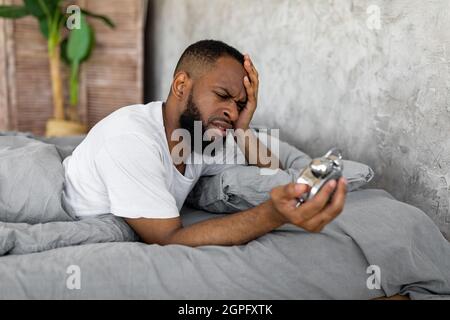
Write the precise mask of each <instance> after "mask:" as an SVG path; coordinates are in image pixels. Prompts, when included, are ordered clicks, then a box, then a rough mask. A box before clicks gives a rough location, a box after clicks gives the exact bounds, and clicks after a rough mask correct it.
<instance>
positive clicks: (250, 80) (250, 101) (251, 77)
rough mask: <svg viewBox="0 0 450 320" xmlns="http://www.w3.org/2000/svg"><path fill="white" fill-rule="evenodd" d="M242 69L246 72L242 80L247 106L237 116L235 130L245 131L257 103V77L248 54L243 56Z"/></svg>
mask: <svg viewBox="0 0 450 320" xmlns="http://www.w3.org/2000/svg"><path fill="white" fill-rule="evenodd" d="M244 68H245V71H246V72H247V75H246V76H245V77H244V79H243V82H244V87H245V90H246V92H247V104H246V106H245V108H244V109H243V110H242V111H241V113H240V114H239V119H238V120H237V121H236V125H235V128H236V129H243V130H247V129H248V128H249V126H250V122H251V120H252V117H253V114H254V113H255V111H256V106H257V102H258V88H259V78H258V77H259V75H258V71H257V70H256V68H255V66H254V64H253V62H252V60H251V58H250V55H248V54H245V55H244Z"/></svg>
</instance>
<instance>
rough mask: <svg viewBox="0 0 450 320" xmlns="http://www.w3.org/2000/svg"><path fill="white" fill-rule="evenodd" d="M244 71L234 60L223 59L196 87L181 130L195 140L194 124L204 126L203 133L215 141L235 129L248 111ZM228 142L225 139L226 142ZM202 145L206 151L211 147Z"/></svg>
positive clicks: (206, 143) (181, 119)
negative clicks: (235, 125)
mask: <svg viewBox="0 0 450 320" xmlns="http://www.w3.org/2000/svg"><path fill="white" fill-rule="evenodd" d="M244 76H246V71H245V69H244V67H243V66H242V65H241V64H240V63H239V62H238V61H236V60H235V59H233V58H230V57H221V58H219V59H218V60H217V62H216V64H215V65H214V67H213V68H212V69H211V70H209V71H208V72H206V73H205V74H204V75H203V76H201V77H200V78H199V79H197V80H196V81H195V82H194V84H193V87H192V88H193V89H192V91H191V92H190V95H189V98H188V101H187V102H186V106H185V111H184V112H183V114H182V115H181V117H180V126H181V127H182V128H184V129H186V130H188V131H189V132H190V134H191V137H192V138H193V137H194V121H201V122H202V131H203V133H205V132H207V136H208V138H209V139H211V142H212V141H214V139H215V138H217V137H224V136H225V135H226V130H227V129H232V128H233V127H234V123H235V122H236V120H237V119H238V117H239V113H240V111H241V110H242V109H243V108H244V107H245V104H246V100H247V94H246V91H245V87H244V82H243V79H244ZM224 141H225V139H224ZM208 144H209V143H208V141H206V142H204V143H203V149H204V148H205V147H206V146H207V145H208Z"/></svg>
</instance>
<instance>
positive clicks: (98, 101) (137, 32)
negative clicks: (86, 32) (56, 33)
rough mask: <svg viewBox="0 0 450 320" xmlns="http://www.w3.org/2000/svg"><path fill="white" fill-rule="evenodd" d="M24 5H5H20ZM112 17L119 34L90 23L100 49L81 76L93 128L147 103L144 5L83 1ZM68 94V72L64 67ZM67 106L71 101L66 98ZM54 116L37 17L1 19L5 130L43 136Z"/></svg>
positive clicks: (141, 1) (0, 94)
mask: <svg viewBox="0 0 450 320" xmlns="http://www.w3.org/2000/svg"><path fill="white" fill-rule="evenodd" d="M21 2H22V1H21V0H0V3H7V4H8V3H16V4H20V3H21ZM77 3H79V4H80V5H82V6H84V7H85V8H87V9H88V10H90V11H93V12H98V13H101V14H105V15H108V16H109V17H110V18H111V19H112V20H113V21H114V23H115V24H116V28H115V29H110V28H109V27H107V26H105V25H104V24H102V23H101V22H100V21H97V20H90V21H91V23H92V25H93V26H94V29H95V31H96V39H97V46H96V48H95V51H94V52H93V54H92V56H91V58H90V59H89V61H88V62H87V63H85V64H83V66H82V70H81V75H80V80H81V81H80V102H79V114H80V119H81V121H82V122H84V123H86V124H87V125H88V126H89V127H92V126H93V125H94V124H95V123H97V122H98V121H99V120H100V119H102V118H103V117H105V116H106V115H108V114H109V113H111V112H112V111H114V110H116V109H118V108H120V107H122V106H125V105H129V104H135V103H141V102H142V100H143V75H142V73H143V33H144V20H145V11H146V5H145V0H128V1H123V0H79V1H77ZM63 74H64V75H63V78H64V86H65V95H67V94H68V92H67V91H68V90H67V74H68V68H67V67H66V66H64V67H63ZM66 101H68V99H66ZM52 115H53V105H52V96H51V84H50V76H49V65H48V60H47V47H46V42H45V40H44V39H43V37H42V35H41V34H40V32H39V30H38V26H37V22H36V21H35V19H34V18H32V17H26V18H22V19H20V20H15V21H5V20H2V19H0V130H20V131H30V132H33V133H35V134H43V133H44V130H45V123H46V121H47V119H48V118H51V117H52Z"/></svg>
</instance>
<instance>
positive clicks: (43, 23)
mask: <svg viewBox="0 0 450 320" xmlns="http://www.w3.org/2000/svg"><path fill="white" fill-rule="evenodd" d="M39 29H40V30H41V33H42V35H43V36H44V37H45V38H46V39H48V38H49V36H50V31H49V30H48V21H47V19H46V18H45V17H43V18H40V19H39Z"/></svg>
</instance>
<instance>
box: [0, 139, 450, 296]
mask: <svg viewBox="0 0 450 320" xmlns="http://www.w3.org/2000/svg"><path fill="white" fill-rule="evenodd" d="M2 139H5V138H0V151H1V150H2V141H3V142H4V141H8V143H11V140H2ZM21 139H25V138H23V137H22V138H21ZM19 140H20V139H19ZM21 143H23V141H21ZM3 151H4V155H7V153H6V151H5V149H4V148H3ZM23 151H24V150H23ZM25 151H26V150H25ZM57 151H58V152H59V154H60V155H61V153H60V151H59V150H57ZM18 165H19V163H18ZM41 169H42V166H41ZM43 172H45V170H44V171H43ZM0 174H3V176H4V177H7V176H8V175H7V173H6V172H0ZM2 183H3V182H2V180H0V188H1V187H2V186H4V184H3V185H2ZM7 195H8V198H7V199H11V197H13V194H7ZM29 196H30V197H31V196H35V197H36V196H38V195H36V194H33V195H29ZM41 197H42V196H41ZM56 198H57V197H56ZM44 199H49V198H45V197H44ZM50 200H51V201H54V200H55V197H53V198H50ZM0 201H1V199H0ZM5 207H7V206H5ZM49 208H56V209H55V210H54V212H55V214H57V213H58V212H59V211H60V209H59V208H57V206H53V207H52V206H50V207H49ZM25 211H27V210H25ZM25 211H24V212H22V213H21V214H22V215H21V219H22V218H23V217H24V214H25V213H26V212H25ZM28 211H30V210H28ZM0 213H1V212H0ZM13 213H14V212H13V210H10V212H9V213H8V215H5V216H4V217H6V218H8V217H9V218H11V217H12V218H13V220H14V215H13ZM28 213H29V214H30V215H33V214H35V213H36V212H33V210H31V211H30V212H28ZM44 216H45V214H44ZM216 216H217V215H213V214H210V213H206V212H201V211H198V210H195V211H194V210H193V209H189V208H187V207H185V208H184V210H183V212H182V218H183V223H184V224H185V225H188V224H190V223H194V222H196V221H199V220H202V219H209V218H214V217H216ZM56 220H59V221H55V222H48V223H43V224H33V223H31V222H28V223H24V222H23V221H22V222H21V223H17V221H10V222H0V255H3V257H0V278H1V282H0V299H6V298H21V299H22V298H33V299H35V298H43V299H54V298H64V299H66V298H67V299H71V298H76V299H78V298H80V299H81V298H154V299H370V298H376V297H380V296H384V295H387V296H391V295H394V294H397V293H401V294H407V295H409V296H410V297H411V298H413V299H425V298H430V299H432V298H448V297H450V245H449V243H448V242H447V241H446V240H445V239H444V238H443V236H442V235H441V234H440V232H439V230H438V228H437V227H436V226H435V225H434V224H433V222H432V221H431V220H430V219H429V218H428V216H426V214H425V213H423V212H422V211H421V210H419V209H417V208H415V207H412V206H409V205H407V204H405V203H402V202H399V201H396V200H395V199H393V198H392V196H390V195H389V194H388V193H387V192H385V191H382V190H371V189H369V190H359V191H354V192H352V193H349V195H348V199H347V202H346V206H345V209H344V211H343V213H342V214H341V215H340V217H339V218H338V219H336V220H335V221H333V222H332V223H331V224H330V225H328V226H327V227H326V228H325V229H324V231H323V232H322V233H320V234H311V233H308V232H305V231H304V230H302V229H300V228H297V227H294V226H292V225H285V226H283V227H281V228H279V229H277V230H275V231H273V232H271V233H269V234H267V235H265V236H263V237H261V238H259V239H256V240H254V241H251V242H250V243H248V244H246V245H242V246H233V247H221V246H204V247H200V248H189V247H185V246H178V245H171V246H164V247H162V246H158V245H145V244H142V243H139V242H135V241H136V240H137V237H136V235H135V234H134V233H133V232H132V230H131V229H130V228H129V227H128V225H127V224H126V223H125V222H123V221H122V220H121V219H119V218H115V217H112V216H109V215H105V216H101V217H99V218H92V219H84V220H81V221H67V220H68V218H67V216H65V215H62V216H61V219H56ZM369 266H371V267H370V268H372V269H370V268H369V269H368V267H369ZM74 268H75V269H74ZM373 268H376V269H377V270H379V271H380V273H379V279H380V285H381V287H380V289H377V288H376V286H375V288H373V286H370V285H368V284H370V281H371V279H373V278H371V275H372V274H371V271H370V270H373ZM74 270H76V271H77V274H76V275H77V277H78V278H77V279H78V280H79V286H75V287H74V286H73V285H71V283H72V281H73V279H74V278H73V277H74V275H75V274H74ZM75 282H76V281H75ZM72 284H73V283H72Z"/></svg>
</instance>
